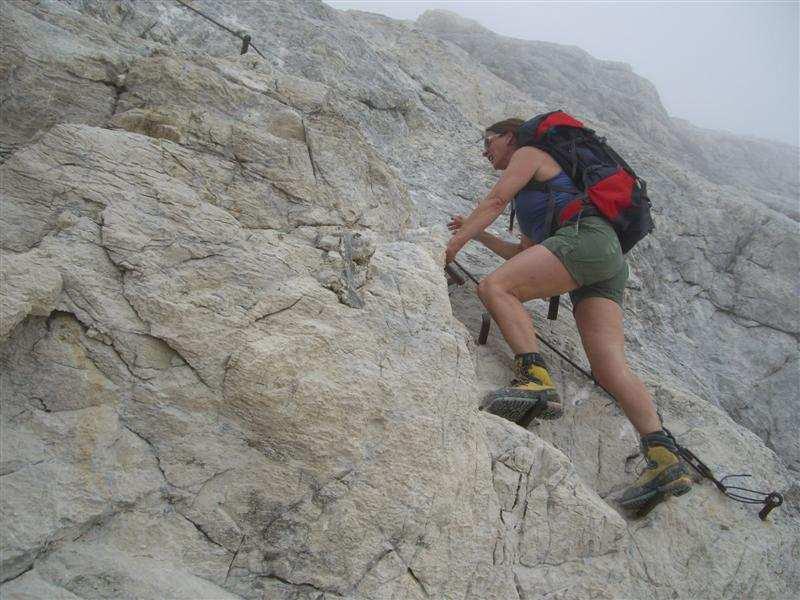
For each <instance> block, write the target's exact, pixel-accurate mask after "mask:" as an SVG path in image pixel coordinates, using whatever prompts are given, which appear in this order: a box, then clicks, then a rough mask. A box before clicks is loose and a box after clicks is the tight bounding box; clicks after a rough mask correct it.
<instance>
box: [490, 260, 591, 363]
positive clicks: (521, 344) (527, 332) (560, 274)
mask: <svg viewBox="0 0 800 600" xmlns="http://www.w3.org/2000/svg"><path fill="white" fill-rule="evenodd" d="M577 287H578V284H577V283H576V282H575V280H574V279H572V276H571V275H570V274H569V272H568V271H567V270H566V269H565V268H564V265H563V264H561V261H560V260H559V259H558V258H557V257H556V256H555V255H554V254H553V253H552V252H550V251H549V250H548V249H547V248H545V247H544V246H533V247H532V248H528V249H527V250H523V251H522V252H520V253H519V254H517V255H516V256H514V257H513V258H512V259H511V260H509V261H507V262H506V263H505V264H504V265H503V266H501V267H500V268H499V269H497V270H496V271H495V272H493V273H492V274H491V275H489V276H488V277H486V278H484V279H483V280H482V281H481V282H480V284H479V285H478V296H479V297H480V299H481V301H482V302H483V304H484V306H485V307H486V309H487V310H488V311H489V313H491V315H492V318H493V319H494V321H495V323H497V325H498V327H500V331H501V332H502V333H503V337H504V338H505V340H506V342H508V345H509V346H510V347H511V350H512V351H513V352H514V354H524V353H527V352H538V351H539V343H538V341H537V340H536V331H535V330H534V328H533V323H532V321H531V317H530V314H529V313H528V311H526V310H525V307H524V306H522V303H523V302H527V301H528V300H531V299H533V298H549V297H550V296H556V295H559V294H563V293H565V292H569V291H572V290H574V289H575V288H577Z"/></svg>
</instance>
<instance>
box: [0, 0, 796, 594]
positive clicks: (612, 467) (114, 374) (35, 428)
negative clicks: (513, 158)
mask: <svg viewBox="0 0 800 600" xmlns="http://www.w3.org/2000/svg"><path fill="white" fill-rule="evenodd" d="M192 5H193V6H195V7H196V8H198V9H200V10H203V11H205V12H206V13H208V14H209V15H212V16H214V17H215V18H218V19H220V20H223V21H225V22H226V23H228V24H229V25H230V26H231V27H232V28H233V29H234V30H239V29H241V30H246V31H249V32H251V33H252V34H253V42H254V43H255V44H256V46H257V47H258V49H259V50H260V51H261V52H262V53H263V56H261V55H259V54H257V53H255V52H254V51H251V52H249V53H247V54H246V55H243V56H240V55H239V53H238V52H239V47H240V40H238V38H236V37H233V36H231V35H230V34H229V33H226V32H224V31H221V30H220V29H219V28H217V27H215V26H213V25H212V24H210V23H209V22H208V21H205V20H204V19H202V17H199V16H198V15H196V14H195V13H193V12H192V11H189V10H187V9H185V8H183V7H182V6H181V5H180V4H179V3H175V2H171V1H170V2H168V1H166V0H153V1H152V2H147V3H141V2H132V1H130V0H119V1H114V2H106V1H102V2H101V1H99V0H97V1H96V0H63V1H58V0H41V1H38V2H34V1H28V0H19V1H15V2H8V3H5V4H4V5H3V8H2V13H0V24H1V25H2V40H3V42H2V43H3V52H2V55H0V77H1V78H2V81H3V110H2V114H0V132H2V135H1V136H0V137H2V147H0V159H1V160H2V164H0V182H1V183H0V208H1V210H0V227H2V231H3V237H2V247H0V284H2V289H0V301H2V304H0V306H1V307H2V314H0V372H1V373H2V385H1V386H0V434H1V435H0V452H1V455H0V531H2V532H3V535H2V536H0V544H1V550H0V596H2V597H3V598H6V597H8V598H63V599H69V600H72V599H75V598H108V597H120V598H131V597H136V598H153V599H155V598H186V599H190V598H191V599H197V598H208V599H211V598H214V599H216V598H252V599H270V600H272V599H276V600H296V599H308V600H311V599H313V600H320V599H322V600H326V599H328V600H329V599H333V598H348V599H351V598H352V599H376V600H383V599H386V600H388V599H392V598H397V599H399V598H403V599H414V598H418V599H427V598H474V599H476V600H477V599H482V600H483V599H496V600H507V599H509V598H514V599H519V600H528V599H532V598H577V597H581V598H582V597H593V598H620V597H626V598H640V597H652V598H664V599H667V598H670V599H671V598H697V597H703V598H730V597H741V598H750V597H763V598H785V597H791V596H792V590H793V589H796V588H797V587H798V585H800V580H799V579H798V573H800V565H799V564H798V553H800V546H799V545H798V539H800V518H799V517H798V513H797V508H796V504H797V501H798V498H799V497H800V496H799V495H798V487H797V482H796V479H795V477H796V473H797V464H798V463H797V461H798V457H800V450H798V446H797V438H796V436H795V435H794V431H795V430H796V426H797V423H798V420H797V415H796V412H797V411H796V410H795V409H796V402H797V398H796V390H797V383H798V382H797V364H798V362H797V361H798V353H797V335H798V317H797V305H796V297H795V295H796V283H797V272H796V265H797V237H796V235H794V234H795V233H796V224H797V223H796V220H795V219H796V218H797V215H796V213H793V212H792V208H791V207H792V203H791V201H790V200H791V198H792V194H795V196H796V193H797V183H796V178H795V179H794V180H793V179H792V175H791V174H787V173H786V172H785V170H783V169H782V167H780V165H782V164H784V162H782V161H785V162H786V163H791V156H792V155H791V152H794V150H791V149H790V150H787V149H786V148H785V147H783V146H781V145H778V144H770V143H767V142H761V144H762V146H761V149H760V150H759V152H762V154H764V153H766V154H765V155H768V156H773V157H774V159H772V160H771V161H770V164H771V165H773V166H774V168H775V169H777V171H776V173H774V174H771V175H770V176H771V177H773V178H774V179H775V180H776V181H778V182H779V185H776V186H775V188H774V189H773V190H772V192H771V193H770V195H766V196H755V195H754V193H753V192H752V188H751V187H749V186H753V185H755V184H754V183H753V182H754V181H756V179H757V175H756V173H755V171H754V170H753V167H752V165H751V166H749V167H748V166H747V163H748V161H750V155H749V154H748V147H747V145H746V144H744V143H743V142H742V141H741V140H739V139H737V138H733V137H731V136H727V135H726V134H717V133H715V132H705V131H702V130H697V129H696V128H693V127H692V126H690V125H688V124H685V123H679V122H676V121H674V120H672V119H670V118H669V117H668V115H667V114H666V112H665V111H664V110H663V108H662V107H661V105H660V104H659V103H658V98H657V95H656V94H655V90H654V89H652V86H651V85H650V84H649V83H648V82H645V81H644V80H641V79H640V78H637V77H636V76H635V75H634V74H633V73H632V72H631V71H630V70H629V69H626V68H624V67H623V66H620V65H613V64H608V63H601V62H600V61H595V60H594V59H592V58H591V57H589V56H588V55H584V54H583V53H581V52H578V51H577V50H576V49H564V48H561V47H558V46H554V45H548V46H546V47H545V46H541V47H540V46H537V45H535V44H533V45H530V46H524V45H523V46H519V45H514V44H516V42H513V43H512V42H511V41H508V40H503V39H501V38H499V37H498V36H494V34H491V33H490V32H486V31H485V30H479V29H475V26H474V24H470V23H468V22H467V23H465V22H463V21H461V20H459V19H457V18H455V17H454V16H453V15H449V14H447V13H441V12H435V13H428V14H427V15H426V16H425V17H424V18H422V19H420V21H419V23H409V22H396V21H392V20H390V19H386V18H383V17H379V16H376V15H369V14H366V13H358V12H351V13H342V12H337V11H335V10H332V9H330V8H329V7H327V6H326V5H324V4H322V3H320V2H316V1H312V0H308V1H302V2H268V1H264V2H259V3H255V4H246V3H224V2H221V1H217V0H204V1H202V2H198V1H196V2H193V3H192ZM245 7H246V8H245ZM503 49H505V50H503ZM509 49H510V50H509ZM512 50H513V51H512ZM504 60H506V61H507V62H504ZM512 60H515V61H519V62H510V61H512ZM540 63H541V64H547V65H550V70H542V71H541V73H542V74H544V75H547V76H546V77H542V79H540V80H538V81H535V82H534V81H533V80H531V79H528V78H526V77H523V76H522V75H521V73H522V71H525V72H527V71H528V70H530V69H532V68H534V66H535V65H538V64H540ZM520 65H521V66H520ZM523 67H524V69H523ZM577 67H580V68H581V69H585V70H586V71H587V72H591V73H596V74H597V78H598V81H601V80H604V79H603V78H604V77H606V75H607V74H608V72H611V71H613V73H614V79H613V81H614V88H615V90H616V91H615V92H614V94H616V95H610V96H609V95H607V94H606V95H604V94H602V93H599V92H598V93H599V97H598V96H597V95H593V94H588V93H587V94H586V95H583V96H581V97H575V98H569V97H562V96H559V95H558V93H562V94H563V92H559V91H558V90H559V84H558V82H559V81H560V79H559V78H560V77H561V75H559V70H569V69H571V68H577ZM604 73H605V74H606V75H603V74H604ZM512 75H513V76H512ZM598 89H599V88H598ZM600 91H602V90H600ZM632 97H635V98H636V105H635V106H634V112H635V117H636V118H635V119H633V118H629V117H632V114H633V113H631V112H626V111H630V110H632V109H631V106H633V105H632V104H630V103H629V102H628V100H629V99H630V98H632ZM557 100H558V101H559V102H561V101H564V102H568V101H569V102H573V103H574V106H572V105H570V104H569V102H568V103H567V104H565V105H564V108H567V109H570V110H576V112H580V113H581V115H582V116H584V117H585V118H586V120H587V122H588V123H590V124H591V126H593V127H596V128H598V129H603V130H605V131H617V132H618V135H619V136H620V139H619V143H618V142H617V140H614V144H615V145H618V146H619V147H620V150H622V151H623V153H624V154H625V155H626V156H630V158H631V161H632V162H633V163H634V166H636V168H637V170H640V171H641V174H642V176H643V177H645V178H646V179H648V181H649V182H650V183H651V187H652V190H653V191H652V195H653V198H654V201H655V204H656V210H657V219H658V225H659V230H658V235H656V236H652V237H651V238H648V240H647V241H646V242H645V243H643V244H642V245H641V247H637V249H636V251H635V253H634V255H633V256H632V257H631V267H632V272H633V276H632V278H631V282H630V284H629V289H628V290H626V310H627V313H628V314H627V317H628V321H627V322H628V330H627V332H626V334H627V341H628V344H629V348H630V349H631V359H632V362H633V364H634V367H635V368H636V369H637V371H639V372H640V373H642V374H643V376H644V378H645V380H646V383H647V385H648V386H649V387H650V389H651V390H652V391H653V393H654V395H655V397H656V400H657V402H658V405H659V408H660V410H661V412H662V414H663V415H664V418H665V420H666V421H667V423H668V424H669V426H670V427H671V429H672V430H673V431H674V432H675V433H676V434H678V435H679V437H680V439H681V441H683V442H684V443H685V444H686V445H687V446H689V447H690V448H691V449H692V450H694V451H695V452H696V453H697V454H698V455H699V456H701V457H702V458H703V459H704V460H705V461H706V463H707V464H708V465H709V466H710V467H711V468H712V469H713V470H714V471H715V472H716V473H719V474H726V473H731V472H740V471H743V470H745V471H748V472H750V473H752V475H753V481H754V482H758V483H757V484H755V483H754V485H755V486H756V487H758V486H761V485H763V486H769V487H772V488H774V489H777V490H779V491H781V492H783V493H785V496H786V504H785V505H784V507H781V508H780V509H778V510H777V511H774V512H773V513H772V514H771V515H770V517H769V520H768V521H767V522H766V523H762V522H761V521H759V520H758V519H757V518H756V516H755V515H756V512H757V511H756V510H754V509H753V508H752V507H747V506H742V505H736V504H732V503H731V502H729V501H727V500H725V499H724V497H722V496H721V495H720V494H719V493H718V492H717V491H716V489H715V488H713V487H712V486H711V485H701V484H699V483H698V485H696V486H695V489H694V491H693V492H692V493H691V494H690V495H689V496H686V497H684V498H681V499H674V500H671V501H669V502H667V503H665V504H663V505H662V506H659V507H658V508H657V509H656V510H655V511H653V512H652V513H651V514H650V515H649V516H647V517H646V518H645V519H643V520H640V521H635V522H634V521H628V520H627V519H626V517H625V515H622V514H620V513H619V512H618V511H617V509H616V506H615V503H614V498H615V497H616V495H617V494H619V493H620V492H621V490H622V489H623V488H624V487H625V486H626V485H628V484H629V483H630V481H631V480H632V479H633V478H634V477H635V470H636V466H637V465H636V460H635V459H630V455H631V454H632V453H633V452H635V446H636V441H637V440H636V436H635V435H634V432H633V431H632V429H631V428H630V425H629V424H628V423H627V421H626V420H625V418H624V417H623V416H622V415H621V414H620V412H619V410H618V409H617V408H616V407H615V406H614V405H613V403H612V402H611V401H610V400H609V399H608V398H606V397H604V396H602V395H601V394H600V393H598V391H597V390H596V389H595V388H593V387H592V386H591V384H589V383H587V382H586V381H584V380H583V379H581V377H580V375H576V373H575V372H574V370H572V368H571V367H570V366H569V365H568V364H567V363H566V362H563V361H561V360H560V359H558V357H557V356H556V355H555V354H552V355H551V354H550V353H547V358H548V360H549V361H550V364H551V366H552V371H553V373H554V376H555V377H556V379H557V382H558V384H559V387H560V390H561V393H562V397H563V398H564V399H565V404H566V414H565V416H564V417H563V418H562V419H560V420H559V421H556V422H548V423H541V424H534V425H532V426H531V430H530V431H525V430H523V429H521V428H519V427H516V426H514V425H512V424H510V423H508V422H505V421H503V420H501V419H498V418H495V417H493V416H490V415H483V414H481V413H479V412H478V411H477V410H476V407H477V406H478V403H479V400H480V397H481V395H482V393H483V392H485V391H486V390H488V389H491V388H493V387H497V386H500V385H504V384H505V383H507V379H508V378H509V377H510V376H511V374H510V371H509V364H510V359H511V357H510V355H509V350H508V348H507V346H505V345H504V343H503V342H502V340H501V339H500V338H499V337H498V333H497V328H496V327H494V328H493V331H492V333H491V335H490V338H489V342H488V344H487V345H485V346H476V345H475V343H474V340H473V336H474V333H475V332H477V329H478V327H479V323H480V312H481V311H480V308H479V305H478V302H477V299H476V298H475V295H474V290H473V288H472V287H471V285H470V284H467V285H465V286H463V287H461V288H458V289H453V290H448V289H447V286H446V283H445V278H444V277H443V273H442V260H443V249H444V245H445V242H446V231H445V230H444V227H442V223H443V222H444V221H445V218H446V215H448V214H451V213H454V212H466V211H468V210H469V209H470V207H471V206H472V204H473V202H474V201H475V200H476V199H478V198H479V197H481V195H482V194H483V193H484V192H485V191H486V189H488V186H490V185H491V184H492V182H493V180H494V179H493V178H494V175H493V174H492V173H490V172H489V170H488V169H487V167H486V165H485V164H483V163H482V162H481V158H480V147H479V143H478V142H479V139H480V136H481V132H482V128H483V127H484V126H486V125H487V124H488V123H489V122H493V121H495V120H498V119H500V118H503V117H507V116H509V115H511V114H522V115H525V114H530V113H534V112H537V111H542V110H545V109H546V108H549V103H551V102H555V101H557ZM545 103H547V104H545ZM709 140H711V141H709ZM712 146H713V149H712ZM715 152H716V153H717V154H714V153H715ZM787 152H788V156H789V158H786V157H787ZM697 157H705V160H707V162H708V163H713V164H717V166H716V167H713V168H712V167H708V169H706V166H704V164H705V163H703V161H702V160H700V159H699V158H697ZM754 160H755V159H754ZM721 162H726V165H727V166H725V167H724V169H730V170H731V172H730V173H728V172H724V169H723V167H722V166H720V165H719V164H718V163H721ZM752 164H753V165H757V164H760V163H757V162H755V163H752ZM775 165H777V166H775ZM720 169H723V170H722V171H721V170H720ZM748 169H749V170H748ZM734 171H735V176H736V177H737V178H738V179H736V180H735V181H732V180H728V179H726V178H727V177H728V175H730V177H731V178H733V177H734V173H733V172H734ZM734 185H735V186H736V188H734V187H733V186H734ZM700 199H702V202H701V201H699V200H700ZM732 213H735V214H736V215H737V218H736V219H731V214H732ZM500 227H501V225H500V224H499V223H498V226H497V229H498V230H499V228H500ZM765 232H769V236H767V235H766V234H765ZM463 261H464V264H466V265H468V267H469V268H470V269H471V270H474V273H475V274H476V275H481V274H484V273H486V272H488V271H489V270H491V269H493V268H494V267H495V266H496V265H497V264H498V263H497V261H496V260H495V259H493V258H491V257H489V256H488V255H487V254H486V253H485V252H482V251H481V250H480V249H478V248H473V247H470V248H468V250H467V251H466V252H465V253H464V254H463ZM530 310H531V312H532V314H533V316H534V319H535V320H536V322H537V324H538V323H543V322H544V305H543V304H542V303H531V305H530ZM568 312H569V311H568V310H563V311H562V313H563V316H562V317H561V318H560V320H559V321H558V322H556V323H553V324H548V325H545V326H543V327H542V330H543V333H544V334H545V335H546V336H547V337H548V339H554V340H556V343H557V345H558V347H559V349H560V350H561V351H562V352H565V353H566V354H568V355H570V356H572V357H574V358H576V359H577V360H581V357H582V354H581V352H580V346H579V340H578V338H577V335H576V333H575V331H574V327H573V325H572V323H571V317H570V316H569V314H568ZM743 373H744V374H746V376H744V377H743V376H742V374H743ZM753 398H757V399H758V402H754V401H753ZM776 453H777V454H776Z"/></svg>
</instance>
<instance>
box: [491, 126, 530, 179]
mask: <svg viewBox="0 0 800 600" xmlns="http://www.w3.org/2000/svg"><path fill="white" fill-rule="evenodd" d="M524 122H525V121H523V120H522V119H505V120H504V121H499V122H497V123H495V124H494V125H490V126H489V127H487V128H486V132H485V133H484V135H483V155H484V156H485V157H486V158H487V159H488V160H489V162H490V163H492V166H493V167H494V168H495V169H499V170H502V169H505V168H506V167H507V166H508V162H509V161H510V160H511V155H512V154H514V152H515V151H516V149H517V130H518V129H519V128H520V126H521V125H522V124H523V123H524Z"/></svg>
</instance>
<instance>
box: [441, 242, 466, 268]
mask: <svg viewBox="0 0 800 600" xmlns="http://www.w3.org/2000/svg"><path fill="white" fill-rule="evenodd" d="M463 247H464V242H462V241H460V240H459V239H458V238H457V237H456V236H453V237H451V238H450V241H449V242H447V248H445V251H444V264H446V265H449V264H450V263H451V262H453V261H454V260H455V259H456V254H458V252H459V251H460V250H461V248H463Z"/></svg>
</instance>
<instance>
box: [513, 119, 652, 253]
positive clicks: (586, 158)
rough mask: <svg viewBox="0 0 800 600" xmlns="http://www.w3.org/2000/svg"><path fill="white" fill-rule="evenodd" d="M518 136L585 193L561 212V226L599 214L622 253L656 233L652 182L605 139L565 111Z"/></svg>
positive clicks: (521, 130)
mask: <svg viewBox="0 0 800 600" xmlns="http://www.w3.org/2000/svg"><path fill="white" fill-rule="evenodd" d="M516 135H517V145H518V146H533V147H535V148H539V149H540V150H543V151H544V152H547V153H548V154H549V155H550V156H552V157H553V159H554V160H555V161H556V162H557V163H558V164H559V166H560V167H561V168H562V169H563V170H564V172H565V173H566V174H567V175H569V176H570V177H571V178H572V181H573V182H574V183H575V185H576V186H577V187H578V188H579V189H580V190H581V191H582V192H584V194H582V195H581V196H580V197H578V198H576V199H575V200H573V201H572V202H570V203H569V204H567V205H566V206H565V207H564V208H563V209H562V210H561V212H560V213H559V215H558V224H559V225H563V224H564V223H566V222H567V221H569V220H570V219H572V218H574V217H576V216H577V215H578V214H579V213H580V214H582V215H583V216H588V214H599V215H600V216H602V217H605V218H606V219H607V220H608V221H609V222H610V223H611V225H612V226H613V227H614V230H615V231H616V232H617V237H618V238H619V243H620V246H621V247H622V252H623V253H625V252H628V250H630V249H631V248H633V246H634V245H635V244H636V243H637V242H638V241H639V240H641V239H642V238H644V237H645V236H646V235H647V234H648V233H650V232H651V231H653V229H654V224H653V219H652V217H651V216H650V199H649V198H648V197H647V183H646V182H645V181H644V180H643V179H640V178H639V177H637V176H636V173H634V172H633V169H631V168H630V167H629V166H628V164H627V163H626V162H625V161H624V160H623V159H622V157H620V155H619V154H617V153H616V152H615V151H614V150H613V149H612V148H611V147H610V146H609V145H608V144H606V140H605V138H602V137H599V136H598V135H597V134H595V132H594V131H593V130H591V129H589V128H587V127H584V126H583V123H581V122H580V121H578V120H577V119H575V118H574V117H572V116H570V115H568V114H567V113H565V112H563V111H560V110H558V111H554V112H549V113H545V114H542V115H538V116H536V117H533V118H532V119H530V120H528V121H526V122H525V123H523V124H522V125H521V126H520V128H519V129H518V130H517V134H516ZM587 211H591V212H587ZM550 218H552V215H551V217H550ZM548 220H550V219H548Z"/></svg>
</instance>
